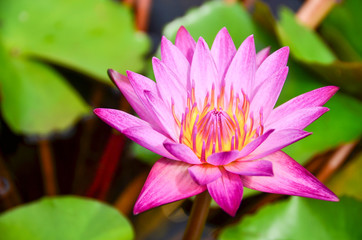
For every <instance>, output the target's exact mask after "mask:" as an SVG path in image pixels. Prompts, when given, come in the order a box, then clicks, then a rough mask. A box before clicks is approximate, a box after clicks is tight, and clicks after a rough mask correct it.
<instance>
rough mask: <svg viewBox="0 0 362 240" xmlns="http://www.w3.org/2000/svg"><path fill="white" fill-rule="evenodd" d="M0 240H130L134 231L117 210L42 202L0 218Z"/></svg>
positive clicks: (61, 200)
mask: <svg viewBox="0 0 362 240" xmlns="http://www.w3.org/2000/svg"><path fill="white" fill-rule="evenodd" d="M0 232H1V240H35V239H36V240H49V239H67V240H78V239H79V240H84V239H87V240H113V239H114V240H119V239H122V240H130V239H133V230H132V227H131V225H130V223H129V222H128V220H127V219H126V218H125V217H124V216H123V215H121V214H120V213H119V212H118V211H117V210H115V209H113V208H111V207H109V206H107V205H105V204H103V203H100V202H97V201H95V200H90V199H83V198H78V197H69V196H67V197H57V198H43V199H41V200H40V201H36V202H34V203H31V204H27V205H25V206H21V207H18V208H15V209H13V210H10V211H8V212H5V213H4V214H2V215H0Z"/></svg>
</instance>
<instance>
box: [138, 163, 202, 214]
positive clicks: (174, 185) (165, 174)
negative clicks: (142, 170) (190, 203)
mask: <svg viewBox="0 0 362 240" xmlns="http://www.w3.org/2000/svg"><path fill="white" fill-rule="evenodd" d="M189 167H190V165H189V164H186V163H183V162H178V161H172V160H169V159H167V158H161V159H160V160H158V161H157V162H156V163H155V164H154V165H153V167H152V169H151V172H150V174H149V175H148V177H147V180H146V182H145V185H144V186H143V188H142V191H141V193H140V195H139V197H138V199H137V202H136V204H135V206H134V210H133V212H134V214H139V213H141V212H144V211H146V210H148V209H150V208H154V207H157V206H160V205H162V204H166V203H170V202H174V201H177V200H180V199H184V198H188V197H191V196H194V195H196V194H199V193H201V192H203V191H205V189H206V187H205V186H200V185H198V184H197V183H195V182H194V180H192V178H191V176H190V174H189V172H188V170H187V169H188V168H189Z"/></svg>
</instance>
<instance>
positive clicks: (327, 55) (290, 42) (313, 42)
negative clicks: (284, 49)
mask: <svg viewBox="0 0 362 240" xmlns="http://www.w3.org/2000/svg"><path fill="white" fill-rule="evenodd" d="M277 31H278V34H279V39H280V41H281V43H282V44H283V45H286V46H289V47H290V51H291V53H292V54H293V55H294V56H295V57H296V58H298V59H300V60H302V61H306V62H318V63H326V64H328V63H332V62H333V61H335V60H336V59H337V58H336V57H335V56H334V54H333V53H332V52H331V51H330V50H329V48H328V47H327V46H326V45H325V43H324V42H323V41H322V39H321V38H320V37H319V36H318V35H317V34H316V33H315V32H314V31H313V30H311V29H308V28H306V27H304V26H302V25H300V24H299V23H298V22H297V20H296V19H295V16H294V14H293V12H291V11H290V10H289V9H287V8H282V9H281V11H280V21H279V24H278V25H277Z"/></svg>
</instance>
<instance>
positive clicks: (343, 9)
mask: <svg viewBox="0 0 362 240" xmlns="http://www.w3.org/2000/svg"><path fill="white" fill-rule="evenodd" d="M361 8H362V2H361V1H359V0H349V1H343V2H342V3H340V4H337V5H336V6H335V7H334V8H333V9H332V11H331V12H330V13H329V14H328V16H327V17H326V18H325V19H324V20H323V23H322V25H321V33H322V36H323V37H325V39H326V40H327V41H328V42H329V43H332V44H333V46H335V45H340V43H341V41H342V42H343V46H340V47H341V49H344V51H346V48H348V49H347V51H348V50H349V51H350V50H351V49H353V55H354V58H352V59H351V60H352V61H353V60H359V61H361V60H362V44H361V37H362V28H361V26H362V19H361ZM329 32H332V35H329ZM336 36H337V38H336ZM338 43H339V44H338ZM345 46H346V47H345ZM357 55H358V57H357ZM356 58H358V59H356Z"/></svg>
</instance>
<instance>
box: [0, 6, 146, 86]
mask: <svg viewBox="0 0 362 240" xmlns="http://www.w3.org/2000/svg"><path fill="white" fill-rule="evenodd" d="M0 21H1V27H0V34H1V35H2V37H3V39H4V42H5V47H6V48H7V49H10V50H11V51H12V52H17V53H18V54H20V55H24V56H30V57H39V58H42V59H46V60H49V61H52V62H54V63H57V64H60V65H63V66H66V67H69V68H72V69H75V70H78V71H81V72H83V73H85V74H88V75H90V76H93V77H95V78H97V79H99V80H103V81H106V82H109V83H110V81H109V79H108V77H107V73H106V71H107V69H108V68H113V69H115V70H118V71H120V72H123V73H124V72H125V71H126V70H133V71H139V70H141V69H142V68H143V65H144V61H143V58H142V57H143V55H144V54H145V53H146V52H147V51H148V48H149V41H148V38H147V37H146V35H144V34H141V33H136V32H135V29H134V24H133V20H132V15H131V11H130V9H129V8H127V7H125V6H123V5H122V4H120V3H116V2H114V1H110V0H48V1H27V0H18V1H12V0H3V1H1V2H0Z"/></svg>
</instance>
